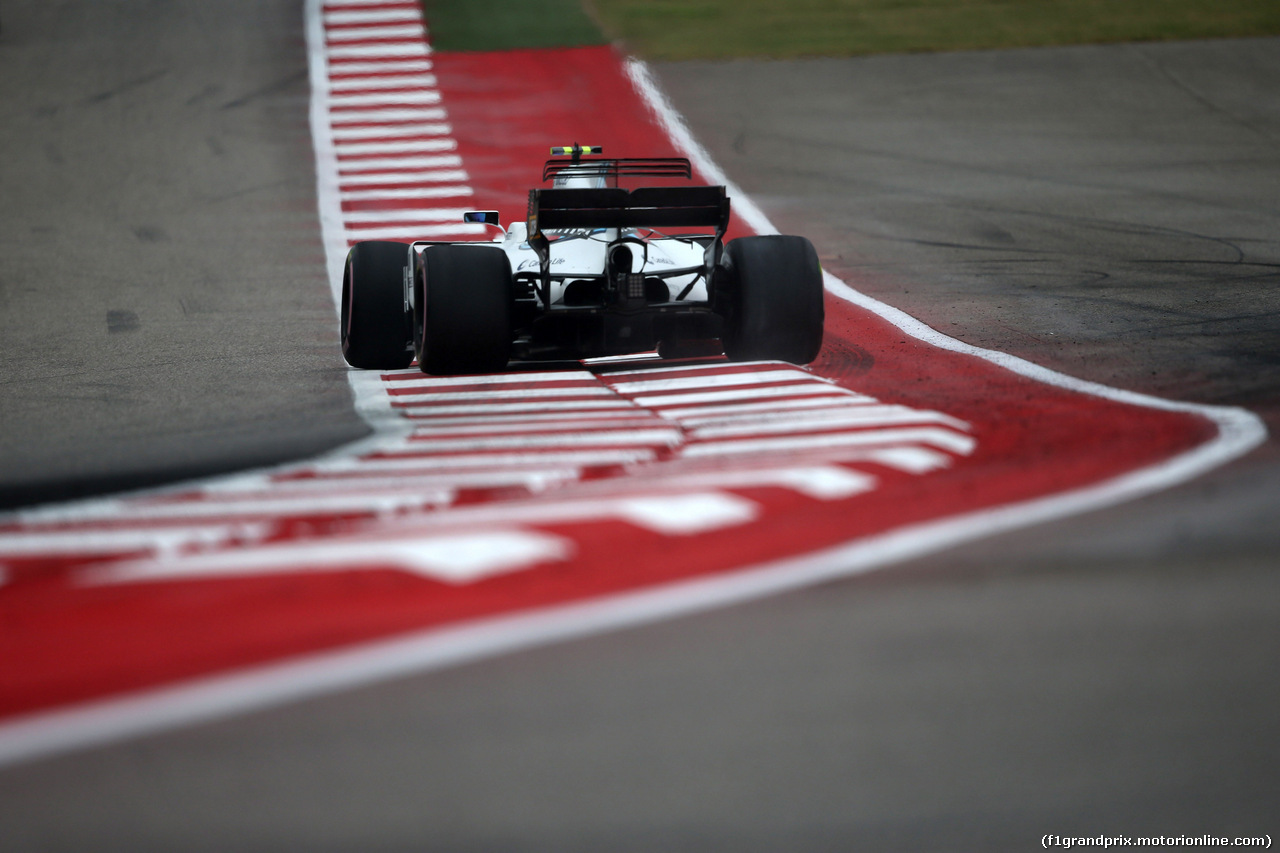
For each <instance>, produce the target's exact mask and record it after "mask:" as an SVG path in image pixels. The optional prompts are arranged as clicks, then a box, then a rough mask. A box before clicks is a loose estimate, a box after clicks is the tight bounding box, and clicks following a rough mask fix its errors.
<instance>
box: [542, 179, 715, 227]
mask: <svg viewBox="0 0 1280 853" xmlns="http://www.w3.org/2000/svg"><path fill="white" fill-rule="evenodd" d="M615 162H616V161H615ZM592 165H594V164H592ZM602 165H603V164H602ZM528 227H529V230H528V233H529V235H530V236H538V235H540V234H541V233H542V232H543V231H544V230H556V229H562V228H684V227H689V228H715V230H716V233H717V236H723V234H724V232H725V230H726V229H727V228H728V227H729V197H728V196H727V195H726V194H725V188H724V187H722V186H711V187H703V186H699V187H637V188H636V189H634V190H625V189H621V188H618V187H608V188H592V189H587V188H582V189H551V190H530V191H529V218H528Z"/></svg>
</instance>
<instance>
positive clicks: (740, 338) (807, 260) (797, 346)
mask: <svg viewBox="0 0 1280 853" xmlns="http://www.w3.org/2000/svg"><path fill="white" fill-rule="evenodd" d="M725 254H726V257H727V260H728V267H729V275H730V278H729V287H730V294H729V295H730V298H729V300H728V301H729V312H728V316H727V317H726V322H725V335H724V340H723V343H724V352H725V355H727V356H728V357H729V360H730V361H788V362H791V363H792V364H808V363H809V362H811V361H813V360H814V359H815V358H817V357H818V351H819V350H820V349H822V321H823V306H822V297H823V287H822V267H821V265H819V263H818V253H817V252H816V251H815V250H814V248H813V244H812V243H810V242H809V241H808V240H807V239H805V238H804V237H791V236H784V235H780V234H775V235H768V236H764V237H739V238H738V239H737V240H732V241H730V242H729V244H728V245H727V246H726V247H725Z"/></svg>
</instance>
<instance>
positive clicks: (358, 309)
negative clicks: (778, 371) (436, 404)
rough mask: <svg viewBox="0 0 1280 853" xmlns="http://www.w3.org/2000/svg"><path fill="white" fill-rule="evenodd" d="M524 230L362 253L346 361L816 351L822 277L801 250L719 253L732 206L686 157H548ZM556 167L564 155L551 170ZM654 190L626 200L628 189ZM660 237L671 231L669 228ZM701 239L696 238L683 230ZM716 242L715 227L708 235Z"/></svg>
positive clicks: (347, 295)
mask: <svg viewBox="0 0 1280 853" xmlns="http://www.w3.org/2000/svg"><path fill="white" fill-rule="evenodd" d="M551 153H552V157H553V159H551V160H548V161H547V163H546V165H545V166H544V168H543V172H542V179H543V182H544V183H545V182H546V181H548V180H550V181H551V182H552V188H551V189H534V190H531V191H530V192H529V216H528V220H527V222H525V223H512V224H511V225H509V226H508V227H507V228H506V229H502V226H501V225H500V223H499V222H498V214H497V212H496V211H473V212H470V213H467V214H466V215H465V216H464V217H463V218H464V220H465V221H467V222H483V223H486V224H489V225H492V226H494V227H495V228H497V229H499V230H500V231H501V232H502V233H501V235H500V236H498V237H497V238H495V239H494V240H493V241H468V242H437V241H419V242H415V243H412V244H408V245H406V244H405V243H395V242H387V241H373V240H370V241H365V242H360V243H356V244H355V245H354V246H353V247H352V249H351V252H350V253H349V254H348V255H347V263H346V268H345V270H344V272H343V276H342V311H341V314H342V320H341V322H342V353H343V355H344V356H345V357H346V359H347V363H348V364H350V365H352V366H353V367H359V368H370V369H381V370H391V369H396V368H403V367H408V366H409V364H410V363H411V362H412V361H413V359H414V357H415V356H416V357H417V360H418V365H419V366H420V367H421V368H422V371H423V372H424V373H430V374H436V375H455V374H468V373H491V372H497V371H501V370H502V369H503V368H504V367H506V365H507V363H508V362H509V361H510V360H511V359H512V358H519V359H537V360H542V359H583V358H591V357H598V356H607V355H624V354H629V353H641V352H651V351H653V350H654V349H657V351H658V353H659V354H660V355H661V356H662V357H664V358H680V357H687V356H691V355H712V354H718V353H720V352H722V351H723V352H724V353H725V354H726V355H727V356H728V357H729V358H730V359H731V360H734V361H754V360H763V359H776V360H780V361H789V362H792V363H795V364H807V363H809V362H810V361H812V360H813V359H814V358H816V357H817V355H818V350H819V348H820V347H821V346H822V320H823V308H822V294H823V287H822V271H821V268H820V267H819V265H818V256H817V253H816V252H815V251H814V249H813V245H812V244H811V243H810V242H809V241H808V240H806V239H805V238H804V237H788V236H780V235H774V236H767V237H740V238H738V239H736V240H731V241H730V242H729V243H728V244H727V245H726V244H725V243H724V242H723V237H724V233H725V230H726V229H727V227H728V225H729V198H728V196H727V195H726V193H725V188H724V187H722V186H696V185H690V184H688V183H681V184H679V185H672V183H673V181H675V180H681V181H684V182H687V181H688V180H689V179H690V178H691V177H692V171H691V169H690V166H689V161H688V160H686V159H684V158H675V157H672V158H644V159H615V160H606V159H584V158H583V155H597V154H600V153H601V149H600V148H599V147H598V146H590V147H587V146H579V145H576V144H575V145H574V146H572V147H566V148H552V149H551ZM557 155H560V156H559V157H558V158H557ZM633 178H650V179H658V181H650V183H655V182H663V181H664V182H666V184H667V185H664V186H642V187H637V188H634V189H631V190H628V189H624V188H622V187H620V186H619V183H620V181H621V180H624V179H633ZM656 229H665V231H659V230H656ZM696 229H701V231H700V232H698V233H688V232H691V231H694V230H696ZM707 229H714V230H713V231H710V232H709V233H708V231H707Z"/></svg>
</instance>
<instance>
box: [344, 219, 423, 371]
mask: <svg viewBox="0 0 1280 853" xmlns="http://www.w3.org/2000/svg"><path fill="white" fill-rule="evenodd" d="M408 262H409V246H408V244H406V243H392V242H388V241H384V240H366V241H364V242H360V243H356V244H355V245H354V246H352V247H351V251H350V252H348V253H347V263H346V266H345V267H344V268H343V271H342V309H341V315H342V316H341V326H342V355H343V357H344V358H345V359H346V360H347V364H349V365H351V366H352V367H359V368H362V369H364V370H399V369H401V368H405V367H408V366H409V364H410V362H412V361H413V348H412V346H411V345H410V341H411V338H412V326H411V325H410V320H411V317H410V316H409V314H408V313H407V312H406V311H405V300H404V268H405V265H406V264H407V263H408Z"/></svg>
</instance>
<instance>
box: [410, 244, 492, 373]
mask: <svg viewBox="0 0 1280 853" xmlns="http://www.w3.org/2000/svg"><path fill="white" fill-rule="evenodd" d="M511 302H512V276H511V262H510V261H509V260H507V255H506V253H505V252H503V251H502V250H501V249H499V248H498V247H496V246H466V245H458V244H443V245H436V246H428V247H427V248H426V249H425V250H424V251H423V252H422V255H421V260H420V262H419V263H417V264H415V270H414V300H413V303H414V311H413V314H414V344H415V347H416V350H417V354H418V367H419V368H421V369H422V372H423V373H430V374H433V375H436V376H456V375H460V374H468V373H497V372H499V371H501V370H502V369H503V368H505V367H506V366H507V362H508V361H510V360H511V338H512V330H511Z"/></svg>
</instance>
